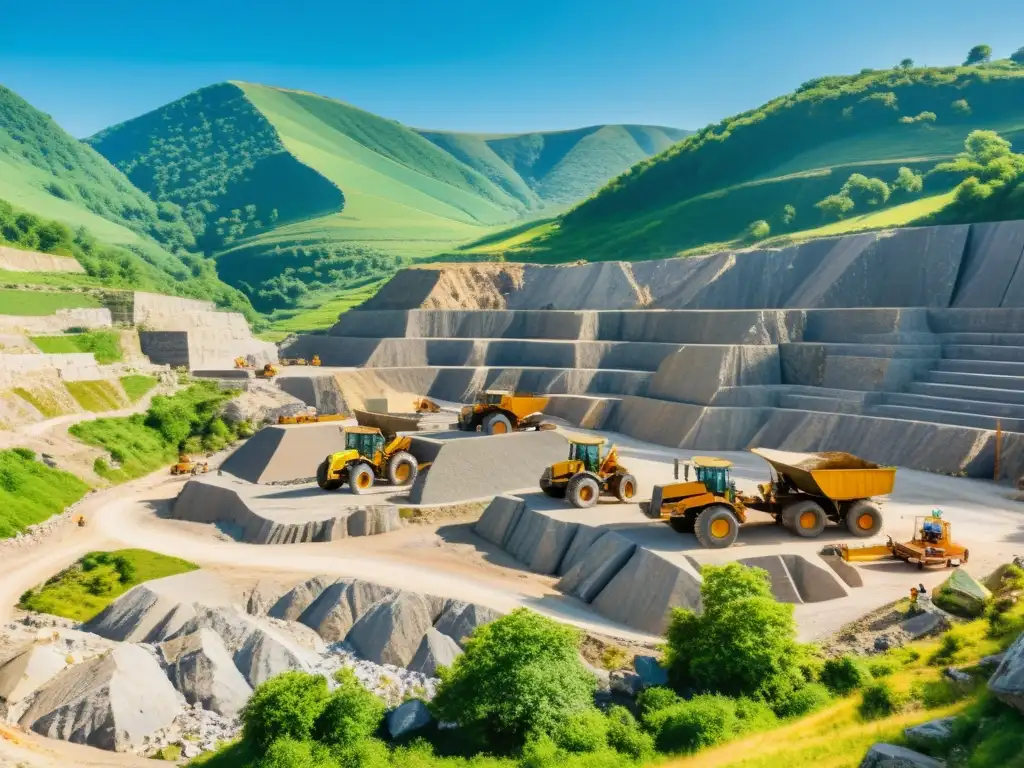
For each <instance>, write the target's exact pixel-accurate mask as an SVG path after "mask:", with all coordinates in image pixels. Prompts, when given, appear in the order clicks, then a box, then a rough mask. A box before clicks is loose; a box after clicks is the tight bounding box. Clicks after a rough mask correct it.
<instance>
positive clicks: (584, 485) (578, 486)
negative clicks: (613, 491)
mask: <svg viewBox="0 0 1024 768" xmlns="http://www.w3.org/2000/svg"><path fill="white" fill-rule="evenodd" d="M600 495H601V485H600V483H598V482H597V479H596V478H595V477H594V476H593V475H589V474H579V475H576V477H574V478H573V479H572V480H570V481H569V485H567V486H566V488H565V496H566V498H567V499H569V501H570V502H572V505H573V506H574V507H578V508H579V509H587V508H588V507H592V506H594V505H595V504H597V500H598V498H599V497H600Z"/></svg>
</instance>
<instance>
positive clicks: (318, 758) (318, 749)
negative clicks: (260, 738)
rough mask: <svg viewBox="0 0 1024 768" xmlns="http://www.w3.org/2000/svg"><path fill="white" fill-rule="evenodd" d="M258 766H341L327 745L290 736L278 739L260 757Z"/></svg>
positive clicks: (291, 767)
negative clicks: (323, 745)
mask: <svg viewBox="0 0 1024 768" xmlns="http://www.w3.org/2000/svg"><path fill="white" fill-rule="evenodd" d="M257 766H258V768H340V766H339V765H338V763H337V762H336V761H335V760H334V759H333V758H332V757H331V755H330V753H329V752H328V751H327V749H326V748H325V747H322V746H320V745H319V744H317V743H316V742H312V741H298V740H296V739H293V738H290V737H284V738H280V739H276V740H275V741H274V742H273V743H272V744H271V745H270V746H269V747H268V748H267V751H266V752H265V753H264V755H263V757H261V758H260V760H259V763H257Z"/></svg>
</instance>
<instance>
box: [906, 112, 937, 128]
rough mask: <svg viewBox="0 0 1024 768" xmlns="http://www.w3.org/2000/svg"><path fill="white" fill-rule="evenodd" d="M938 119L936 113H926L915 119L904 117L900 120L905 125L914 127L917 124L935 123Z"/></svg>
mask: <svg viewBox="0 0 1024 768" xmlns="http://www.w3.org/2000/svg"><path fill="white" fill-rule="evenodd" d="M938 119H939V116H938V115H936V114H935V113H934V112H928V111H925V112H920V113H918V114H917V115H915V116H914V117H910V116H909V115H904V116H903V117H901V118H900V122H901V123H903V124H904V125H913V124H915V123H934V122H935V121H936V120H938Z"/></svg>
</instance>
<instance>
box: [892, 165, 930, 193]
mask: <svg viewBox="0 0 1024 768" xmlns="http://www.w3.org/2000/svg"><path fill="white" fill-rule="evenodd" d="M923 188H924V179H923V178H922V177H921V174H919V173H914V171H912V170H911V169H910V168H907V167H906V166H902V167H901V168H900V169H899V171H898V172H897V174H896V181H894V182H893V183H892V191H893V192H895V191H897V190H899V191H901V192H906V193H907V194H916V193H918V192H920V191H921V190H922V189H923Z"/></svg>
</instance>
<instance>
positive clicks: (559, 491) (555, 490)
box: [540, 483, 565, 499]
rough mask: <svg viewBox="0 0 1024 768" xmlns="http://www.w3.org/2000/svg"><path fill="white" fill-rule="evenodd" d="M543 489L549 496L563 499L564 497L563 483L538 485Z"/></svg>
mask: <svg viewBox="0 0 1024 768" xmlns="http://www.w3.org/2000/svg"><path fill="white" fill-rule="evenodd" d="M540 489H541V490H542V491H544V493H545V495H547V496H550V497H551V498H552V499H564V498H565V483H560V484H558V485H555V484H553V483H551V484H548V485H542V486H541V487H540Z"/></svg>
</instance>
